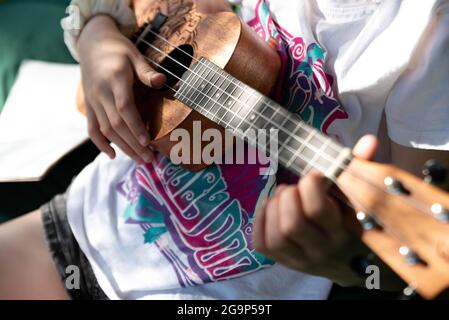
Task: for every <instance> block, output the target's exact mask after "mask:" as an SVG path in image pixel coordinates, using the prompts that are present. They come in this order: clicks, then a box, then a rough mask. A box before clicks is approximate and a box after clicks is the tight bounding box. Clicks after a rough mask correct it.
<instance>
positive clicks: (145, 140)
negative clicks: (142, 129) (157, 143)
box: [139, 134, 150, 147]
mask: <svg viewBox="0 0 449 320" xmlns="http://www.w3.org/2000/svg"><path fill="white" fill-rule="evenodd" d="M139 142H140V144H141V145H142V146H144V147H146V146H147V145H148V144H149V143H150V138H149V137H148V136H147V135H144V134H142V135H141V136H140V137H139Z"/></svg>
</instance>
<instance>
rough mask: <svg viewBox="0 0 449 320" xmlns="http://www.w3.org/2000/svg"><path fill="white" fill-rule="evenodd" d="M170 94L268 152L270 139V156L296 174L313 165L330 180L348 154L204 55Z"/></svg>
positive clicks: (349, 153) (347, 157) (349, 158)
mask: <svg viewBox="0 0 449 320" xmlns="http://www.w3.org/2000/svg"><path fill="white" fill-rule="evenodd" d="M175 98H176V99H178V100H179V101H181V102H182V103H184V104H185V105H187V106H188V107H190V108H192V109H193V110H195V111H197V112H199V113H200V114H202V115H203V116H205V117H207V118H209V119H210V120H212V121H214V122H215V123H217V124H219V125H220V126H222V127H224V128H225V129H228V130H230V131H231V132H232V133H233V134H234V135H236V136H237V137H239V138H242V139H244V140H245V141H247V142H248V143H249V144H250V145H253V146H256V147H258V148H262V149H265V151H267V152H268V151H270V150H273V149H272V148H271V147H272V146H271V145H270V144H273V143H276V148H275V149H274V150H276V154H270V156H271V157H277V160H278V161H279V163H281V164H282V165H283V166H284V167H286V168H289V169H290V170H291V171H293V172H294V173H296V174H297V175H305V174H307V173H308V172H309V171H310V170H311V169H318V170H319V171H320V172H322V173H323V174H324V175H326V176H327V177H328V178H330V179H331V180H335V179H336V178H337V177H338V176H339V174H340V173H341V172H342V171H343V170H344V169H345V168H346V166H347V164H348V163H349V162H350V160H351V150H350V149H348V148H345V147H343V146H342V145H340V144H338V143H337V142H335V141H333V140H332V139H331V138H329V137H327V136H325V135H324V134H322V133H321V132H320V131H318V130H316V129H314V128H313V127H311V126H309V125H307V124H305V123H304V122H303V121H302V120H301V119H300V117H299V116H298V115H297V114H294V113H291V112H289V111H288V110H286V109H285V108H283V107H281V106H280V105H279V104H277V103H276V102H274V101H273V100H271V99H269V98H268V97H266V96H264V95H262V94H261V93H259V92H258V91H256V90H254V89H252V88H250V87H249V86H247V85H245V84H244V83H243V82H241V81H239V80H237V79H236V78H234V77H233V76H231V75H230V74H228V73H227V72H226V71H224V70H223V69H221V68H219V67H218V66H216V65H215V64H213V63H212V62H210V61H209V60H207V59H204V58H201V59H200V60H199V62H198V63H196V64H195V65H194V66H193V68H191V69H189V70H188V71H187V72H185V73H184V75H183V77H182V80H181V84H180V87H179V90H178V91H177V92H176V94H175ZM260 131H263V132H266V135H267V136H268V137H269V138H270V139H269V142H268V143H267V142H266V141H263V144H262V141H258V140H260V139H257V138H256V137H257V136H258V133H259V132H260ZM268 132H269V133H268Z"/></svg>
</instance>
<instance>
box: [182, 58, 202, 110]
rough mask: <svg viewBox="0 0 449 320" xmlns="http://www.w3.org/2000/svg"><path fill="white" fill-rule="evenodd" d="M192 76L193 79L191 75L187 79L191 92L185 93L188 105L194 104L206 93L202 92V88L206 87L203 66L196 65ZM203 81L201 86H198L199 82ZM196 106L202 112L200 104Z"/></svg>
mask: <svg viewBox="0 0 449 320" xmlns="http://www.w3.org/2000/svg"><path fill="white" fill-rule="evenodd" d="M202 69H203V70H202ZM190 73H191V75H193V77H191V75H189V76H188V77H187V79H186V80H185V82H186V83H187V84H188V86H189V90H188V91H187V92H186V93H185V96H186V97H187V102H188V103H192V102H194V101H195V100H196V99H197V98H198V97H199V96H200V95H203V96H204V93H203V92H202V89H201V86H203V85H204V81H203V79H204V75H203V73H204V68H203V66H202V65H198V64H197V65H195V68H194V69H193V71H192V72H190ZM199 81H201V85H200V86H198V82H199ZM196 106H197V107H198V108H200V109H201V110H203V108H202V106H201V105H199V104H196Z"/></svg>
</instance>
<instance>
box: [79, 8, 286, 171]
mask: <svg viewBox="0 0 449 320" xmlns="http://www.w3.org/2000/svg"><path fill="white" fill-rule="evenodd" d="M156 4H158V5H156ZM134 11H135V13H136V17H137V22H138V26H139V27H141V26H143V25H144V24H145V23H148V22H151V21H153V19H154V18H155V16H156V15H157V14H158V13H162V14H164V15H165V16H167V17H168V19H167V21H166V22H165V23H164V25H163V26H162V28H161V29H160V30H159V32H158V34H159V35H160V37H155V38H154V41H152V44H153V45H154V46H155V47H157V48H158V49H159V50H160V51H159V50H156V49H154V48H151V47H150V46H147V48H146V49H145V51H144V52H143V54H144V55H145V56H146V57H147V58H149V59H150V60H153V61H155V62H156V63H158V64H164V61H165V62H169V58H167V54H173V52H174V50H176V48H178V47H181V48H184V49H186V48H189V49H193V52H192V55H193V59H192V61H191V63H190V65H189V67H190V66H192V65H193V64H195V63H196V62H197V60H196V59H199V58H200V57H205V58H207V59H208V60H210V61H211V62H213V63H215V64H216V65H217V66H219V67H220V68H222V69H224V70H225V71H226V72H228V73H229V74H231V75H233V76H234V77H236V78H237V79H239V80H240V81H242V82H244V83H246V84H248V85H249V86H251V87H253V88H254V89H256V90H258V91H259V92H261V93H263V94H264V95H269V94H270V93H271V92H272V90H273V88H274V86H275V84H276V81H277V77H278V73H279V69H280V59H279V56H278V54H277V52H276V50H275V49H273V48H272V47H270V46H269V45H268V44H267V43H265V42H264V41H263V40H262V39H261V38H260V37H259V36H258V35H257V34H256V33H255V32H254V31H253V30H251V29H250V27H248V26H247V25H246V24H244V23H242V21H241V20H240V19H239V17H238V16H237V15H235V14H234V13H232V12H221V13H217V14H211V15H206V14H202V13H199V12H197V11H196V8H195V5H194V4H193V1H165V2H157V1H156V2H152V1H135V2H134ZM184 71H185V70H184ZM178 76H182V74H179V75H178ZM173 86H174V87H175V88H176V87H177V84H174V83H173ZM134 94H135V100H136V105H137V107H138V109H139V110H140V112H141V114H142V117H143V119H144V120H145V122H146V124H147V128H148V131H149V133H150V136H151V138H152V143H151V145H152V146H153V147H154V148H155V149H156V150H158V151H159V152H161V153H162V154H164V155H165V156H169V155H170V151H171V149H172V147H173V146H174V145H175V144H177V143H178V142H177V141H171V139H170V134H171V132H172V131H173V130H174V129H177V128H182V129H185V130H187V131H188V132H189V133H190V135H189V136H190V139H191V140H193V139H194V138H195V139H199V138H200V137H194V135H193V132H192V130H193V123H194V121H201V129H202V130H201V131H202V132H203V131H204V130H207V129H209V128H215V129H217V130H220V131H221V132H222V133H223V134H224V129H223V128H222V127H220V126H219V125H217V124H215V123H214V122H212V121H210V120H209V119H207V118H205V117H204V116H202V115H200V114H199V113H197V112H195V111H192V110H191V109H190V108H188V107H187V106H185V105H184V104H183V103H181V102H179V101H178V100H176V99H174V97H173V95H174V93H173V91H171V90H169V89H164V90H163V91H156V90H151V89H149V88H148V87H146V86H144V85H143V84H142V83H139V82H136V84H135V89H134ZM80 98H81V99H80V100H79V101H83V99H82V95H80ZM81 109H83V108H81ZM223 136H224V135H223ZM195 142H196V143H199V141H195ZM207 143H208V142H201V144H202V147H204V145H205V144H207ZM189 144H190V146H189V147H190V150H191V151H190V157H191V161H190V162H189V163H190V164H182V166H183V167H185V168H186V169H188V170H191V171H198V170H201V169H203V168H204V167H206V165H205V164H204V163H201V164H198V163H196V164H194V161H193V152H194V150H193V145H194V142H193V141H190V143H189ZM218 156H220V155H218Z"/></svg>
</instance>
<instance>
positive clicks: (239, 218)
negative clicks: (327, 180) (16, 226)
mask: <svg viewBox="0 0 449 320" xmlns="http://www.w3.org/2000/svg"><path fill="white" fill-rule="evenodd" d="M448 7H449V5H448V1H437V0H426V1H415V0H409V1H405V0H404V1H399V0H384V1H382V0H376V1H374V0H372V1H369V0H348V1H341V0H316V1H300V0H297V1H294V0H290V1H289V0H271V1H268V0H247V1H243V2H242V9H241V15H242V17H243V19H244V20H245V21H246V22H247V23H248V24H249V25H250V26H251V27H252V28H253V29H254V30H255V31H256V32H257V33H259V35H260V36H261V37H263V38H264V39H265V40H266V41H267V42H268V43H269V44H270V45H272V46H275V47H276V48H277V49H278V52H279V54H280V56H281V59H282V65H283V68H282V72H281V76H280V80H279V86H278V90H276V93H275V97H276V99H277V100H278V101H280V102H281V104H282V105H284V106H286V107H287V108H288V109H290V110H291V111H293V112H297V113H299V115H300V116H301V117H302V118H303V120H304V121H306V122H307V123H309V124H311V125H313V126H314V127H316V128H318V129H320V130H321V131H323V132H324V133H326V134H329V135H331V136H333V137H335V138H336V139H338V140H339V141H341V142H342V143H343V144H345V145H347V146H352V145H353V144H354V142H355V141H356V140H357V139H358V138H359V137H360V136H362V135H363V134H365V133H374V134H378V135H382V134H383V133H382V132H381V130H380V128H381V125H380V123H381V119H382V115H383V113H385V119H386V124H387V126H386V127H387V128H388V135H389V137H390V138H391V139H392V140H393V141H395V142H397V143H399V144H401V145H404V146H411V147H417V148H432V149H442V150H448V149H449V126H447V123H449V108H448V107H449V102H448V101H449V90H447V89H448V88H449V72H448V71H449V57H448V56H447V52H448V49H449V39H448V37H449V32H448V31H447V30H449V28H448V27H449V15H448V11H449V9H448ZM423 108H425V110H423V111H422V109H423ZM384 133H386V132H384ZM384 156H385V157H384V158H385V160H388V154H386V153H385V155H384ZM260 166H261V165H259V164H256V165H249V164H248V165H226V164H225V165H213V166H211V167H209V168H207V169H205V170H203V171H201V172H198V173H191V172H188V171H185V170H184V169H182V168H180V167H178V166H176V165H173V164H172V163H170V161H169V160H168V159H166V158H164V157H163V156H161V155H157V159H156V160H155V161H154V162H153V163H151V164H146V165H143V166H136V165H135V164H134V163H133V162H132V161H131V160H130V159H128V158H127V157H126V156H124V155H123V154H122V153H118V156H117V159H116V160H114V161H111V160H109V159H108V158H107V157H106V156H104V155H100V156H99V157H98V158H97V159H96V160H95V161H94V162H93V163H92V164H91V165H89V166H88V167H87V168H85V169H84V170H83V172H82V173H80V175H79V176H78V177H77V178H76V179H75V181H74V183H73V184H72V187H71V188H70V193H69V199H68V217H69V222H70V225H71V228H72V230H73V233H74V235H75V237H76V239H77V240H78V242H79V245H80V247H81V249H82V250H83V252H84V253H85V254H86V256H87V258H88V259H89V261H90V262H91V264H92V267H93V270H94V273H95V275H96V277H97V279H98V282H99V284H100V286H101V287H102V289H103V290H104V291H105V293H106V294H107V295H108V297H110V298H112V299H158V298H163V299H324V298H326V297H327V295H328V293H329V289H330V287H331V282H330V281H329V280H327V279H324V278H320V277H314V276H310V275H305V274H303V273H300V272H295V271H291V270H288V269H286V268H284V267H282V266H280V265H278V264H274V263H273V261H270V260H269V259H267V258H265V257H263V256H262V255H260V254H259V253H257V252H256V251H255V250H254V249H253V248H252V244H251V231H252V225H253V221H254V212H255V211H256V210H257V206H258V205H259V204H260V203H261V201H262V200H263V199H265V198H266V197H267V195H269V194H270V191H271V190H272V189H273V187H274V185H275V184H276V181H275V179H274V178H272V177H271V178H270V177H264V176H260V175H259V169H260Z"/></svg>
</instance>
